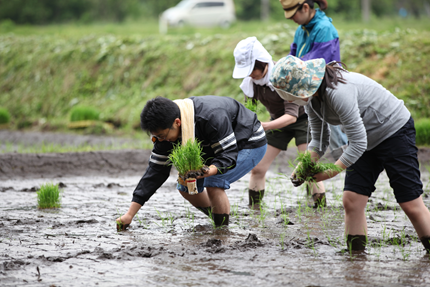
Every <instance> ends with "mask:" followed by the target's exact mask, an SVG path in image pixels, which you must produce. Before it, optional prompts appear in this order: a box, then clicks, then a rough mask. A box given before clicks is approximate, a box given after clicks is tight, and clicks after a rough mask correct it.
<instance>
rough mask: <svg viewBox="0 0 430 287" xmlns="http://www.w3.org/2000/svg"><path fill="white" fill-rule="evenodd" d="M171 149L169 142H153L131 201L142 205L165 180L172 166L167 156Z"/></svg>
mask: <svg viewBox="0 0 430 287" xmlns="http://www.w3.org/2000/svg"><path fill="white" fill-rule="evenodd" d="M171 150H172V143H171V142H165V141H163V142H159V141H158V140H157V141H156V142H155V143H154V148H153V149H152V153H151V156H150V158H149V165H148V168H147V169H146V172H145V174H144V175H143V176H142V178H141V179H140V181H139V183H138V185H137V186H136V188H135V190H134V192H133V199H132V201H133V202H137V203H139V204H140V205H144V204H145V202H147V201H148V200H149V198H150V197H151V196H152V195H153V194H154V193H155V192H156V191H157V189H158V188H160V186H161V185H162V184H163V183H164V182H165V181H166V180H167V178H168V177H169V175H170V170H171V168H172V166H171V163H170V161H169V158H168V156H169V154H170V152H171Z"/></svg>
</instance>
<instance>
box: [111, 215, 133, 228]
mask: <svg viewBox="0 0 430 287" xmlns="http://www.w3.org/2000/svg"><path fill="white" fill-rule="evenodd" d="M132 220H133V216H130V215H128V214H127V213H126V214H124V215H121V216H120V217H118V218H117V219H116V220H115V221H116V230H117V231H118V232H119V231H124V230H126V229H127V227H128V226H129V225H130V223H131V221H132Z"/></svg>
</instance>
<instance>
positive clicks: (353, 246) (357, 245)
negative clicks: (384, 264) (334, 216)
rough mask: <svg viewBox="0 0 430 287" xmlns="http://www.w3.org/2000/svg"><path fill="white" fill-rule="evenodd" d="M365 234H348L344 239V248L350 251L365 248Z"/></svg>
mask: <svg viewBox="0 0 430 287" xmlns="http://www.w3.org/2000/svg"><path fill="white" fill-rule="evenodd" d="M366 243H367V240H366V235H350V234H348V238H347V239H346V249H347V250H352V251H363V250H364V249H365V248H366Z"/></svg>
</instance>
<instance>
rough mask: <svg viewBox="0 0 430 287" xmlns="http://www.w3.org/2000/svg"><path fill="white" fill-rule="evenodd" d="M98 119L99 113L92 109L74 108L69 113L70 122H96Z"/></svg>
mask: <svg viewBox="0 0 430 287" xmlns="http://www.w3.org/2000/svg"><path fill="white" fill-rule="evenodd" d="M99 117H100V112H99V111H97V110H96V109H94V108H92V107H83V106H82V107H74V108H73V109H72V111H71V112H70V121H71V122H77V121H88V120H93V121H97V120H98V119H99Z"/></svg>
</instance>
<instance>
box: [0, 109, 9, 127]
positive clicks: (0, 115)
mask: <svg viewBox="0 0 430 287" xmlns="http://www.w3.org/2000/svg"><path fill="white" fill-rule="evenodd" d="M9 122H10V114H9V112H8V110H6V109H5V108H2V107H0V125H4V124H8V123H9Z"/></svg>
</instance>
